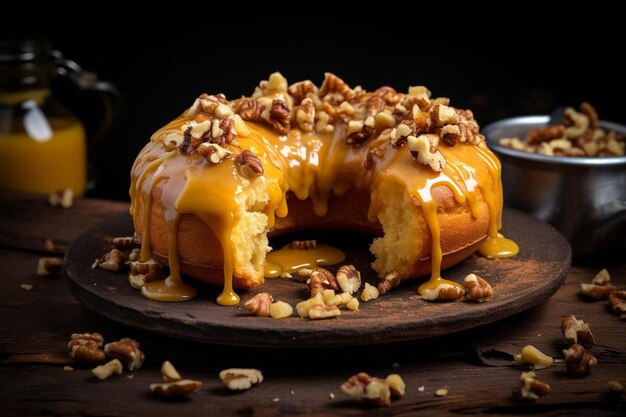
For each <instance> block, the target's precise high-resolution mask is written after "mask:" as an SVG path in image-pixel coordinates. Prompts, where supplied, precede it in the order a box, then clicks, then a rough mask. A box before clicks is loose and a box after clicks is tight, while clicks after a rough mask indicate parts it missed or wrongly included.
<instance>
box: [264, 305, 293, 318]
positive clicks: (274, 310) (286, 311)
mask: <svg viewBox="0 0 626 417" xmlns="http://www.w3.org/2000/svg"><path fill="white" fill-rule="evenodd" d="M292 314H293V307H291V305H289V304H288V303H286V302H284V301H277V302H275V303H272V304H271V305H270V316H271V317H272V318H273V319H276V320H281V319H286V318H287V317H291V315H292Z"/></svg>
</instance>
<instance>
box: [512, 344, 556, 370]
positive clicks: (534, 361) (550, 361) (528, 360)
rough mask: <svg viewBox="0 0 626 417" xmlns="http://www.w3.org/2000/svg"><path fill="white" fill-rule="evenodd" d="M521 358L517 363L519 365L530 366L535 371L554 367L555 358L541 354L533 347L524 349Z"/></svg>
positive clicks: (529, 346) (527, 346)
mask: <svg viewBox="0 0 626 417" xmlns="http://www.w3.org/2000/svg"><path fill="white" fill-rule="evenodd" d="M520 355H521V356H519V357H516V359H515V361H516V362H517V363H519V364H530V365H533V368H535V369H544V368H548V367H550V366H552V365H554V358H553V357H552V356H548V355H546V354H545V353H543V352H541V351H540V350H539V349H537V348H536V347H534V346H533V345H526V346H524V347H523V348H522V352H521V354H520Z"/></svg>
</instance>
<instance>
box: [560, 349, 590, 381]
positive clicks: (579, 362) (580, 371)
mask: <svg viewBox="0 0 626 417" xmlns="http://www.w3.org/2000/svg"><path fill="white" fill-rule="evenodd" d="M563 354H564V355H565V368H566V369H567V373H568V374H570V375H572V376H584V375H587V374H588V373H589V371H590V370H591V367H592V366H595V365H597V364H598V360H597V359H596V358H595V357H594V356H593V355H591V354H590V353H589V352H587V350H586V349H585V348H584V347H582V346H581V345H579V344H577V343H575V344H573V345H572V346H570V347H569V349H565V350H563Z"/></svg>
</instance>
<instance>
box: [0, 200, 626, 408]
mask: <svg viewBox="0 0 626 417" xmlns="http://www.w3.org/2000/svg"><path fill="white" fill-rule="evenodd" d="M127 209H128V206H127V205H126V204H123V203H113V202H107V201H98V200H80V201H77V203H76V205H75V206H74V207H73V208H71V209H68V210H60V209H53V208H50V207H48V206H47V204H46V203H45V199H44V198H41V197H33V196H23V195H15V194H10V195H9V194H4V195H2V197H1V199H0V225H1V226H0V227H1V228H0V242H1V243H0V245H1V246H0V270H1V271H2V274H3V276H2V284H1V285H2V291H3V301H2V303H0V314H1V317H2V318H3V320H0V410H1V411H0V414H2V415H3V416H5V415H6V416H12V415H20V416H35V415H49V416H78V415H81V416H146V415H149V416H154V417H159V416H164V417H165V416H168V417H169V416H172V415H220V416H221V415H237V416H277V415H311V416H322V415H344V416H362V415H394V416H395V415H403V416H409V415H427V416H443V415H448V416H449V415H489V416H493V415H506V416H513V415H530V414H532V415H542V416H591V415H593V416H595V415H598V416H623V415H624V413H625V408H624V394H622V395H621V396H620V395H610V394H609V392H608V390H607V381H609V380H619V381H621V382H622V383H623V384H626V322H624V321H620V320H619V319H618V317H617V316H615V315H613V314H612V313H611V312H610V310H609V308H608V306H607V303H606V302H605V301H599V302H588V301H584V300H583V299H581V298H580V296H579V284H580V283H581V282H589V281H590V280H591V278H592V277H593V275H594V274H595V273H596V272H597V271H598V270H599V269H600V268H601V267H604V266H606V267H607V268H608V269H609V271H610V272H611V276H612V280H613V282H614V283H615V284H616V285H617V286H618V287H620V288H622V289H626V264H624V263H623V259H619V260H615V264H613V265H598V266H593V267H583V266H576V265H575V266H574V267H572V269H571V270H570V272H569V274H568V275H567V278H566V280H565V283H564V284H563V286H562V287H561V288H560V289H559V290H558V291H557V293H556V294H555V295H554V296H553V297H551V298H549V299H548V300H546V301H545V302H543V303H541V304H540V305H538V306H537V307H535V308H532V309H530V310H528V311H525V312H523V313H520V314H517V315H515V316H512V317H509V318H507V319H504V320H500V321H498V322H495V323H492V324H490V325H488V326H483V327H480V328H476V329H472V330H467V331H462V332H459V333H456V334H453V335H447V336H441V337H435V338H430V339H425V340H417V341H409V342H398V343H392V344H385V345H374V346H351V347H343V348H311V349H298V350H294V349H277V348H244V347H233V346H228V347H227V346H221V345H215V344H205V343H196V342H189V341H181V340H177V339H173V338H169V337H165V336H159V335H155V334H152V333H148V332H143V331H140V330H136V329H133V328H130V327H127V326H124V325H122V324H118V323H115V322H112V321H110V320H107V319H105V318H102V317H101V316H99V315H97V314H95V313H93V312H91V311H90V310H88V309H87V308H85V307H84V306H83V305H82V304H81V303H79V302H78V300H76V298H74V297H73V296H72V294H71V293H70V291H69V290H68V287H67V284H66V282H65V279H64V278H63V277H60V276H59V277H40V276H37V275H36V273H35V269H36V266H37V259H38V258H39V257H40V256H41V254H42V252H41V249H40V248H39V247H38V245H34V244H32V245H31V244H28V242H39V241H41V242H43V240H45V239H48V238H52V239H55V240H58V241H64V242H66V244H69V242H70V240H71V239H72V238H74V237H76V236H78V235H79V234H80V233H81V232H82V231H83V230H84V229H85V228H86V227H88V226H91V225H94V224H96V223H98V222H100V221H102V219H103V218H104V217H105V216H106V215H109V214H114V213H120V212H123V211H126V210H127ZM22 233H23V234H22ZM22 284H30V285H33V288H32V290H30V291H25V290H23V289H21V285H22ZM568 314H575V315H576V316H577V317H579V318H583V319H584V320H585V321H588V322H589V323H590V325H591V328H592V330H593V333H594V335H595V338H596V341H597V345H596V346H594V347H593V348H592V349H591V352H592V353H593V354H594V355H595V356H596V357H597V358H598V365H597V366H596V367H595V368H594V369H593V371H592V372H591V374H590V375H588V376H586V377H584V378H576V379H575V378H570V377H568V376H567V375H566V374H565V372H564V367H563V365H562V364H560V365H556V366H553V367H551V368H548V369H544V370H540V371H538V376H539V378H541V379H542V380H544V381H545V382H547V383H549V384H550V385H551V387H552V392H551V393H550V394H549V395H548V396H547V397H545V398H543V399H541V400H539V401H537V402H536V403H532V402H531V403H523V402H518V401H515V400H513V399H512V398H511V391H512V390H513V389H515V388H517V387H518V385H519V375H520V372H522V371H523V370H525V368H523V367H519V366H516V365H515V364H514V363H513V361H512V356H511V355H512V354H513V353H515V352H517V351H519V350H520V349H521V348H522V347H523V346H524V345H526V344H533V345H535V346H537V347H538V348H539V349H541V350H543V351H544V352H546V353H548V354H551V355H553V356H554V357H557V358H559V357H562V351H561V350H562V349H563V348H564V347H566V344H565V343H564V341H563V338H562V335H561V331H560V322H561V318H562V317H563V316H565V315H568ZM87 331H99V332H101V333H103V334H104V336H105V338H106V340H108V341H112V340H117V339H118V338H121V337H125V336H129V337H133V338H135V339H137V340H139V341H140V342H141V344H142V349H143V350H144V351H145V353H146V362H145V364H144V365H143V367H142V368H141V369H140V370H138V371H135V372H133V373H129V372H124V374H123V375H121V376H116V377H112V378H111V379H108V380H106V381H98V380H96V379H95V378H94V377H93V376H92V375H91V373H90V371H89V369H90V367H85V366H80V365H77V364H74V363H73V362H72V360H71V359H70V358H69V357H68V355H67V351H66V346H67V341H68V340H69V336H70V334H71V333H74V332H87ZM164 360H170V361H172V362H173V363H174V364H175V365H176V367H177V368H178V369H179V371H180V372H181V373H182V374H183V375H184V376H185V377H189V378H194V379H199V380H201V381H203V382H204V387H203V388H202V390H201V391H200V392H197V393H195V394H193V395H192V396H190V397H189V398H187V399H185V400H181V401H165V400H162V399H160V398H157V397H155V396H153V395H152V394H151V393H150V392H149V390H148V385H149V384H150V383H153V382H158V381H160V379H161V376H160V372H159V369H160V366H161V363H162V361H164ZM65 365H71V366H73V367H74V368H75V370H73V371H68V372H66V371H63V367H64V366H65ZM233 366H237V367H256V368H258V369H260V370H262V371H263V374H264V376H265V381H264V382H263V383H262V384H261V385H260V386H258V387H255V388H253V389H251V390H249V391H246V392H242V393H236V394H232V393H230V392H227V391H226V390H225V389H224V388H223V386H222V383H221V382H220V380H219V378H218V376H217V374H218V373H219V371H220V370H222V369H224V368H227V367H233ZM359 371H365V372H369V373H370V374H372V375H375V376H381V377H384V376H385V375H387V374H389V373H392V372H394V373H399V374H400V375H402V377H403V378H404V379H405V381H406V383H407V394H406V395H405V397H404V398H402V399H401V400H398V401H395V402H394V403H393V404H392V405H391V406H390V407H388V408H384V409H376V408H374V409H372V408H370V407H365V406H362V405H360V404H358V403H354V402H352V401H351V400H349V399H347V398H345V397H343V396H342V395H341V394H340V393H339V390H338V388H339V385H340V384H341V383H342V382H343V381H344V380H345V379H346V378H347V377H349V376H350V375H352V374H353V373H356V372H359ZM420 386H424V391H423V392H420V391H418V387H420ZM443 386H447V387H448V389H449V394H448V395H447V396H446V397H442V398H437V397H435V396H434V391H435V390H436V389H437V388H441V387H443ZM330 393H333V394H334V395H335V398H334V399H331V398H330V397H329V394H330Z"/></svg>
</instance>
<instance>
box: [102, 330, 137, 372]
mask: <svg viewBox="0 0 626 417" xmlns="http://www.w3.org/2000/svg"><path fill="white" fill-rule="evenodd" d="M104 352H105V353H106V354H107V355H109V356H110V357H112V358H115V359H119V360H120V361H122V363H124V364H125V365H126V366H127V367H128V370H129V371H134V370H137V369H139V368H140V367H141V365H143V361H144V359H145V355H144V353H143V352H142V351H141V349H139V342H137V341H136V340H133V339H131V338H129V337H125V338H123V339H120V340H118V341H117V342H112V343H107V344H106V345H104Z"/></svg>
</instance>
